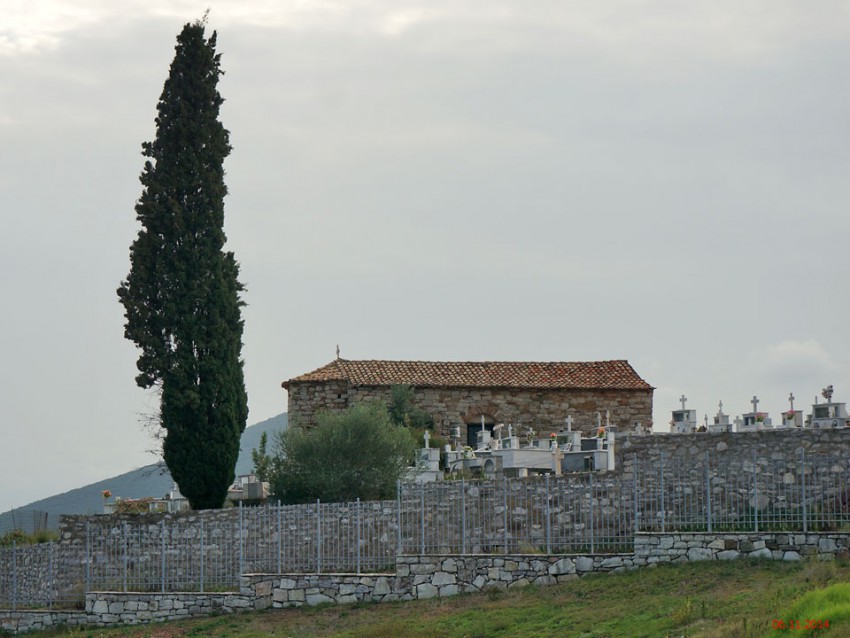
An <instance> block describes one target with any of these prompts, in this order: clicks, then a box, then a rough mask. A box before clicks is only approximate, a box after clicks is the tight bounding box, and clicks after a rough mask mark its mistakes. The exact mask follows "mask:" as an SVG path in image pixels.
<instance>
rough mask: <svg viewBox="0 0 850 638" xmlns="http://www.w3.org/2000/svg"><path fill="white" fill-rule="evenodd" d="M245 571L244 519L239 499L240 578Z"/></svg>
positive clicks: (238, 576)
mask: <svg viewBox="0 0 850 638" xmlns="http://www.w3.org/2000/svg"><path fill="white" fill-rule="evenodd" d="M244 573H245V520H244V519H243V518H242V501H239V574H238V575H237V578H238V579H241V577H242V574H244Z"/></svg>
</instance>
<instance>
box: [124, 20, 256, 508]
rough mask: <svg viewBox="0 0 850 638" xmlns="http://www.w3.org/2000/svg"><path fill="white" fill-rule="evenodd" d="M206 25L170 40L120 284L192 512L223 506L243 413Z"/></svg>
mask: <svg viewBox="0 0 850 638" xmlns="http://www.w3.org/2000/svg"><path fill="white" fill-rule="evenodd" d="M205 22H206V19H204V20H202V21H198V22H195V23H193V24H187V25H185V26H184V27H183V31H182V32H181V33H180V35H179V36H178V37H177V46H176V48H175V50H176V53H175V56H174V61H173V62H172V63H171V69H170V72H169V75H168V79H167V80H166V81H165V86H164V88H163V91H162V96H161V97H160V99H159V103H158V105H157V111H158V116H157V118H156V127H157V128H156V138H155V139H154V141H153V142H146V143H144V144H142V154H143V155H144V156H145V157H147V158H148V159H147V160H146V161H145V165H144V169H143V171H142V174H141V177H140V180H141V182H142V186H143V190H142V195H141V197H140V198H139V201H138V203H137V204H136V216H137V219H138V220H139V221H140V222H141V225H142V229H141V231H139V235H138V237H137V238H136V240H135V241H134V242H133V244H132V246H131V247H130V264H131V265H130V273H129V275H128V276H127V279H126V280H124V281H123V282H121V286H120V287H119V288H118V297H119V299H120V300H121V303H122V304H123V306H124V310H125V317H126V319H127V323H126V324H125V326H124V328H125V330H124V336H125V337H126V338H127V339H130V340H131V341H133V342H134V343H135V344H136V345H137V346H138V347H139V348H140V349H141V355H140V356H139V359H138V361H137V363H136V365H137V367H138V369H139V375H138V376H137V377H136V383H137V384H138V385H139V386H140V387H142V388H151V387H154V388H157V389H158V390H159V392H160V400H161V403H160V412H159V425H160V426H161V427H162V428H164V430H165V436H164V439H163V445H162V451H163V457H164V459H165V463H166V465H167V466H168V469H169V471H170V472H171V476H172V477H173V478H174V480H175V481H176V483H177V486H178V487H179V488H180V491H181V492H182V493H183V495H184V496H186V498H188V499H189V503H190V504H191V506H192V507H193V508H195V509H208V508H217V507H221V505H222V504H223V503H224V499H225V498H226V496H227V488H228V487H229V486H230V484H231V483H232V482H233V478H234V468H235V465H236V459H237V457H238V455H239V439H240V437H241V435H242V432H243V431H244V429H245V422H246V420H247V417H248V406H247V395H246V393H245V383H244V379H243V374H242V359H241V351H242V328H243V322H242V318H241V306H242V305H244V304H243V302H242V301H241V299H240V292H241V291H242V290H243V287H242V284H240V283H239V280H238V275H239V266H238V264H237V263H236V260H235V258H234V256H233V253H232V252H224V250H223V247H224V244H225V241H226V237H225V234H224V228H223V227H224V197H225V195H226V194H227V187H226V186H225V184H224V168H223V163H224V158H225V157H227V155H228V154H229V153H230V148H231V147H230V143H229V133H228V131H227V129H225V128H224V126H223V125H222V124H221V122H219V119H218V117H219V108H220V106H221V104H222V102H223V99H222V97H221V95H219V93H218V89H217V85H218V79H219V76H220V75H221V74H222V71H221V68H220V55H218V54H216V52H215V47H216V33H215V32H213V34H212V36H211V37H210V38H209V39H206V37H205V35H204V27H205Z"/></svg>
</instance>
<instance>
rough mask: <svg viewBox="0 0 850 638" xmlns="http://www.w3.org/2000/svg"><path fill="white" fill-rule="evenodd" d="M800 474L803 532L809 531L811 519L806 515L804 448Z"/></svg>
mask: <svg viewBox="0 0 850 638" xmlns="http://www.w3.org/2000/svg"><path fill="white" fill-rule="evenodd" d="M800 476H802V477H803V485H802V491H803V498H802V500H803V532H808V531H809V521H808V517H807V516H806V450H802V455H801V456H800Z"/></svg>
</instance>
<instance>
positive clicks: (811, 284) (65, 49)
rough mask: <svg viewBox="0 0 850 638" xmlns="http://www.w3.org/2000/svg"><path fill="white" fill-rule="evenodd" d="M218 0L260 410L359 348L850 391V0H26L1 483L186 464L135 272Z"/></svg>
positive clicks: (15, 499)
mask: <svg viewBox="0 0 850 638" xmlns="http://www.w3.org/2000/svg"><path fill="white" fill-rule="evenodd" d="M208 7H209V8H210V15H209V22H208V31H211V30H213V29H215V30H217V32H218V51H219V52H220V53H221V55H222V58H221V60H222V62H221V63H222V68H223V69H224V71H225V75H224V76H223V78H222V80H221V82H220V83H219V90H220V92H221V94H222V96H223V97H224V98H225V100H226V102H225V104H224V106H223V108H222V112H221V119H222V122H223V123H224V125H225V127H227V128H228V129H229V130H230V133H231V142H232V144H233V152H232V153H231V155H230V157H229V158H228V159H227V161H226V163H225V169H226V171H227V175H226V182H227V185H228V188H229V195H228V197H227V200H226V221H225V230H226V232H227V235H228V245H227V247H228V249H229V250H232V251H234V253H235V254H236V257H237V259H238V261H239V262H240V264H241V279H242V281H243V282H244V283H245V285H246V287H247V291H246V292H245V294H244V300H245V301H246V302H247V306H246V307H245V309H244V315H243V317H244V320H245V334H244V348H243V355H244V359H245V375H246V386H247V390H248V396H249V408H250V415H249V423H256V422H259V421H261V420H264V419H266V418H269V417H271V416H274V415H276V414H279V413H281V412H284V411H285V410H286V393H285V392H284V391H283V390H282V389H281V387H280V384H281V382H282V381H284V380H286V379H289V378H291V377H294V376H297V375H298V374H301V373H304V372H307V371H309V370H312V369H315V368H317V367H319V366H321V365H324V364H326V363H328V362H330V361H331V360H332V359H333V358H334V356H335V349H336V346H337V344H339V347H340V349H341V353H342V356H343V357H344V358H349V359H404V360H407V359H415V360H434V361H455V360H497V361H513V360H515V361H584V360H606V359H628V360H629V361H630V362H631V363H632V365H633V366H634V367H635V369H636V370H637V372H638V373H639V374H640V375H641V376H642V377H643V378H644V379H646V380H647V381H648V382H649V383H650V384H652V385H653V386H655V387H656V391H655V413H654V421H655V428H656V430H661V431H663V430H667V429H668V425H667V424H668V422H669V420H670V411H671V410H673V409H676V408H677V407H679V405H680V404H679V402H678V400H677V399H678V397H679V396H680V395H682V394H684V395H686V396H687V397H688V399H689V400H688V407H689V408H693V409H696V410H697V412H698V414H699V417H700V419H702V417H703V415H704V414H708V415H713V414H714V413H715V412H716V409H717V404H718V402H719V401H720V400H722V401H723V404H724V408H725V411H726V412H727V413H730V414H732V416H733V418H734V416H735V415H736V414H741V413H743V412H747V411H749V410H750V409H751V407H750V403H749V402H750V399H751V397H752V396H753V395H758V396H759V398H760V399H761V404H760V405H759V408H760V409H761V410H766V411H768V412H770V413H771V415H772V416H773V417H774V419H775V420H778V414H779V412H780V411H781V410H784V409H787V406H788V402H787V397H788V394H789V392H793V393H794V394H795V396H796V397H797V398H798V400H797V404H796V405H797V407H803V408H805V409H806V410H807V411H808V408H809V404H811V403H812V402H813V401H814V397H815V395H817V394H818V393H819V392H820V390H821V389H822V388H823V387H824V386H826V385H827V384H833V385H834V387H835V398H836V400H845V401H846V400H848V399H850V366H848V363H847V354H848V350H850V331H848V330H846V322H847V317H848V314H850V300H849V299H848V291H847V288H845V286H846V282H847V281H848V278H850V259H848V234H849V233H850V216H848V215H847V212H846V206H847V202H848V195H850V179H848V177H847V176H848V171H850V117H849V116H848V113H850V87H848V86H847V83H846V81H845V78H846V71H847V62H848V60H850V37H848V36H850V33H849V32H850V2H847V1H830V0H823V1H821V2H818V3H817V4H816V5H812V4H811V3H802V2H798V1H789V0H750V1H749V2H744V3H742V2H740V1H739V0H711V1H707V0H695V1H693V2H686V3H685V2H680V1H678V0H599V1H598V2H585V1H574V0H558V1H550V0H530V1H523V2H518V1H515V0H514V1H505V0H486V1H485V0H392V1H388V0H353V1H352V0H315V1H312V0H275V1H270V0H269V1H265V0H259V1H258V0H246V1H239V2H236V1H219V2H215V3H213V2H210V1H209V0H204V1H203V2H199V1H195V0H182V1H175V0H145V1H144V2H142V1H140V0H128V1H125V2H121V3H115V2H111V1H107V0H43V1H40V2H37V3H34V2H29V1H28V0H0V15H2V16H3V17H2V21H0V294H2V300H3V311H2V312H0V345H2V350H0V352H2V356H0V398H2V403H3V410H2V418H0V437H1V438H0V441H2V445H0V459H2V462H0V511H5V510H7V509H9V508H11V507H15V506H20V505H24V504H26V503H28V502H30V501H33V500H35V499H38V498H43V497H46V496H50V495H53V494H55V493H58V492H62V491H66V490H68V489H72V488H75V487H78V486H81V485H84V484H86V483H89V482H92V481H96V480H100V479H103V478H106V477H108V476H111V475H113V474H117V473H120V472H124V471H127V470H130V469H133V468H135V467H138V466H141V465H146V464H148V463H151V462H154V461H155V460H156V456H155V454H154V453H153V451H155V449H156V446H157V443H156V441H155V440H154V439H153V438H152V437H151V433H150V431H149V429H148V428H146V427H145V423H146V422H148V421H149V419H150V417H151V416H152V415H154V414H155V413H156V410H157V404H156V400H155V398H153V397H152V396H150V395H149V394H147V393H145V392H144V391H142V390H140V389H139V388H137V387H136V386H135V383H134V376H135V374H136V372H135V360H136V357H137V354H138V353H137V351H136V350H135V348H134V346H133V345H132V344H131V343H130V342H129V341H126V340H125V339H124V338H123V324H124V318H123V309H122V308H121V306H120V305H119V303H118V299H117V296H116V294H115V289H116V288H117V286H118V284H119V282H120V281H121V280H122V279H123V278H124V277H126V275H127V273H128V271H129V246H130V243H131V242H132V241H133V239H134V237H135V235H136V233H137V232H138V230H139V226H138V224H137V222H136V219H135V213H134V204H135V202H136V200H137V199H138V197H139V196H140V194H141V185H140V183H139V181H138V176H139V174H140V172H141V170H142V165H143V158H142V156H141V144H142V142H144V141H149V140H152V139H153V137H154V135H155V123H154V118H155V116H156V103H157V100H158V98H159V95H160V93H161V91H162V85H163V82H164V81H165V78H166V76H167V73H168V67H169V64H170V62H171V60H172V58H173V55H174V45H175V38H176V36H177V34H178V33H179V32H180V30H181V29H182V26H183V25H184V24H185V23H186V22H190V21H194V20H196V19H198V18H200V17H201V16H202V15H203V13H204V11H205V10H206V9H207V8H208Z"/></svg>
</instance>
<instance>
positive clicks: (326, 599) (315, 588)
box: [243, 554, 638, 609]
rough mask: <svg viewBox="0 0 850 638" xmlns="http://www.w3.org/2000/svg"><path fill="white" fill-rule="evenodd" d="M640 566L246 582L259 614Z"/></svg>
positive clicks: (520, 564)
mask: <svg viewBox="0 0 850 638" xmlns="http://www.w3.org/2000/svg"><path fill="white" fill-rule="evenodd" d="M637 566H638V565H637V564H636V563H635V561H634V559H633V557H632V555H630V554H621V555H613V556H612V555H606V556H546V555H541V554H515V555H507V556H504V555H503V556H486V555H484V556H469V555H466V556H462V555H452V556H400V557H399V559H398V566H397V568H396V573H395V575H388V574H362V575H360V576H355V575H352V574H281V575H269V574H251V575H246V576H245V577H244V580H243V591H246V590H249V591H251V592H252V594H253V598H254V600H255V601H256V603H255V604H256V608H257V609H267V608H269V607H275V608H281V607H302V606H304V605H307V606H310V605H322V604H329V603H332V604H346V603H355V602H390V601H397V600H422V599H426V598H435V597H444V596H456V595H458V594H467V593H474V592H479V591H484V590H487V589H503V590H504V589H509V588H513V587H522V586H525V585H554V584H556V583H561V582H565V581H567V580H570V579H573V578H578V577H579V576H581V575H583V574H588V573H592V572H620V571H625V570H626V569H634V568H636V567H637Z"/></svg>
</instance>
